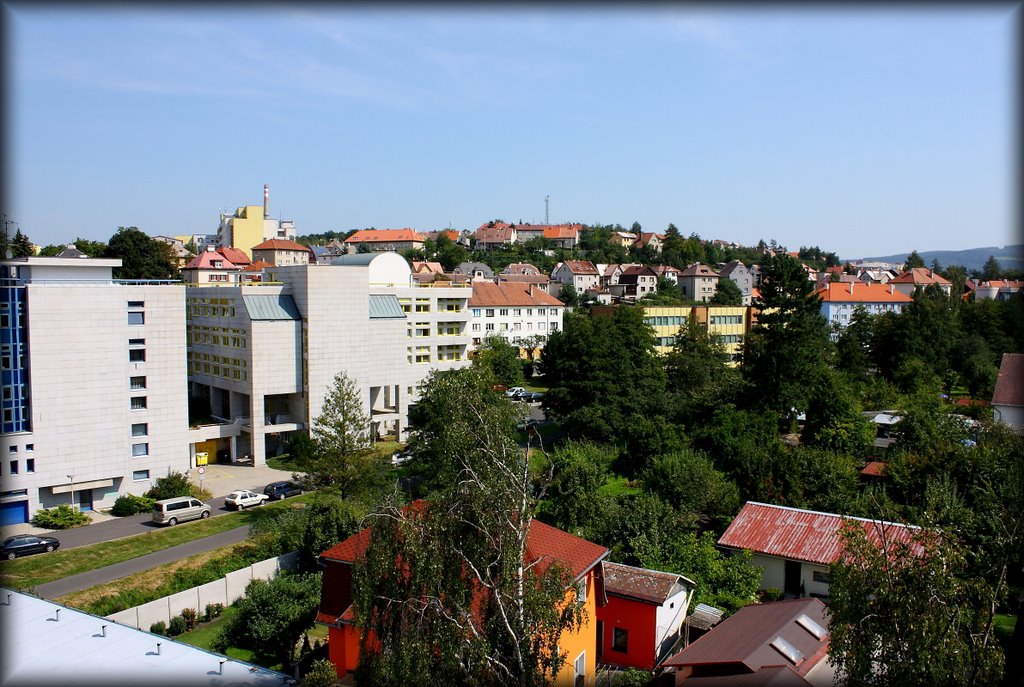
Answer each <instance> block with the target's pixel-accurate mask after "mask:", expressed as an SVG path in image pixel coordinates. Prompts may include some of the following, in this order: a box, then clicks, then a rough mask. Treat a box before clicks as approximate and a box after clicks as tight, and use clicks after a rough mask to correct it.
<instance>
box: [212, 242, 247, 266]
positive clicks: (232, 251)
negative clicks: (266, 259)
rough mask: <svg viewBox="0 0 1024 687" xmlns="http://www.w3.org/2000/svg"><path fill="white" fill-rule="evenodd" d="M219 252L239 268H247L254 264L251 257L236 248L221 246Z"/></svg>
mask: <svg viewBox="0 0 1024 687" xmlns="http://www.w3.org/2000/svg"><path fill="white" fill-rule="evenodd" d="M217 252H218V253H220V254H221V255H223V256H224V257H225V258H227V259H228V260H230V261H231V262H233V263H234V264H235V265H238V266H239V267H245V266H246V265H248V264H249V263H250V262H252V260H250V259H249V256H248V255H246V254H245V251H244V250H242V249H241V248H235V247H234V246H221V247H220V248H218V249H217Z"/></svg>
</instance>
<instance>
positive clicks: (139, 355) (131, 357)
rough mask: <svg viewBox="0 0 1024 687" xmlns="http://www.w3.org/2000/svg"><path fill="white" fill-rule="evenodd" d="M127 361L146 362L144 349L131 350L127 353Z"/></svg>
mask: <svg viewBox="0 0 1024 687" xmlns="http://www.w3.org/2000/svg"><path fill="white" fill-rule="evenodd" d="M128 361H129V362H132V363H144V362H146V349H145V348H133V349H131V350H130V351H128Z"/></svg>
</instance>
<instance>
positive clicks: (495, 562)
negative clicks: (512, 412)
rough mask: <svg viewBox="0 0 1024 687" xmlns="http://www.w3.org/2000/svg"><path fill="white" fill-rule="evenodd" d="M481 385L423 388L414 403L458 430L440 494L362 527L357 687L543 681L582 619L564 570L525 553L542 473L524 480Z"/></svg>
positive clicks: (469, 379)
mask: <svg viewBox="0 0 1024 687" xmlns="http://www.w3.org/2000/svg"><path fill="white" fill-rule="evenodd" d="M487 381H488V380H487V379H486V377H485V376H484V375H482V374H481V372H480V371H479V370H474V369H472V368H469V369H463V370H454V371H448V372H444V373H439V374H435V375H433V376H432V377H431V378H429V379H428V381H427V382H426V384H425V385H424V387H423V394H422V395H421V399H422V398H423V397H426V398H429V399H432V400H435V401H438V402H439V403H441V404H442V405H443V406H444V407H446V408H455V407H458V408H459V413H458V414H459V415H460V416H462V417H464V418H466V422H456V425H457V427H455V428H454V429H453V430H452V431H451V432H450V433H449V434H450V435H453V436H451V438H452V440H453V441H452V445H451V450H450V451H448V452H446V456H445V458H446V459H447V460H448V465H447V467H446V471H447V472H448V474H449V475H450V476H451V479H449V480H448V481H447V482H446V484H445V485H444V487H443V488H442V489H440V490H438V491H437V492H435V493H434V494H433V496H432V497H431V499H430V500H428V501H417V502H415V503H413V504H411V505H407V506H403V505H402V504H401V503H399V502H397V501H393V502H390V503H389V504H387V505H386V506H385V507H384V508H383V509H381V510H380V511H379V512H378V513H377V515H376V516H371V518H370V521H371V526H370V533H369V537H368V545H367V547H366V551H365V555H364V557H363V560H362V561H361V562H360V563H359V564H357V566H356V569H355V574H354V597H355V600H354V603H355V610H356V617H357V619H358V622H359V623H360V625H361V626H362V629H363V630H364V633H363V640H362V644H361V647H360V657H359V668H358V669H357V673H356V675H357V680H358V681H359V682H360V683H362V684H374V685H408V684H424V683H436V684H488V685H490V684H494V685H517V686H522V687H525V686H528V685H529V686H532V685H542V684H546V683H547V682H548V681H549V680H550V679H551V678H552V677H553V675H554V674H555V673H556V672H557V671H558V669H559V668H560V667H561V666H562V665H563V663H564V660H565V659H564V656H563V655H562V654H561V653H560V652H559V651H558V641H559V639H560V637H561V636H562V633H563V632H564V631H566V630H568V629H574V628H576V627H578V625H579V623H580V621H581V619H582V614H583V612H584V611H583V609H582V606H581V605H580V604H579V603H578V602H577V600H576V598H575V594H574V592H572V591H569V589H570V587H571V579H570V576H569V574H568V572H567V571H566V570H565V568H564V567H563V566H561V565H559V564H557V563H555V564H552V565H550V566H547V563H548V561H545V562H544V565H537V564H535V562H534V561H533V560H532V559H531V558H530V556H529V555H528V553H527V549H526V541H527V537H528V535H529V531H530V527H531V523H532V520H533V516H534V513H535V511H536V508H537V504H538V499H539V498H542V497H543V486H542V485H543V484H545V483H547V481H548V480H549V479H550V473H548V474H547V475H543V476H538V475H535V474H532V473H531V469H530V463H529V460H528V459H527V455H526V452H525V451H523V450H521V449H520V448H519V446H518V445H517V443H516V440H515V431H514V426H513V425H511V423H510V421H509V420H510V416H509V414H508V412H507V410H508V404H507V403H505V404H504V405H502V404H496V403H495V402H494V392H493V391H491V390H490V389H489V387H488V385H487ZM442 397H447V398H442ZM420 403H421V404H422V403H423V401H422V400H421V401H420ZM453 419H454V418H453ZM428 427H429V428H428ZM436 430H437V428H436V427H433V426H425V425H420V426H414V429H413V441H414V442H417V443H420V444H430V443H433V442H435V441H437V440H438V438H439V437H438V436H437V435H436ZM422 432H428V436H421V435H420V434H421V433H422ZM538 484H540V485H541V488H540V490H539V491H538ZM545 566H547V567H545ZM567 592H568V593H567Z"/></svg>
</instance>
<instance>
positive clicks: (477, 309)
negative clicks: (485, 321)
mask: <svg viewBox="0 0 1024 687" xmlns="http://www.w3.org/2000/svg"><path fill="white" fill-rule="evenodd" d="M473 317H480V308H473Z"/></svg>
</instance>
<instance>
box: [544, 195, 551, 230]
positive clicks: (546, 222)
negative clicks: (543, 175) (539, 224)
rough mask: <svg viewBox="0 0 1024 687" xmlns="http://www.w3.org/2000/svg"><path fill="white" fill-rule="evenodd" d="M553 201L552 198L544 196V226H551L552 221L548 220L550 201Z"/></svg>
mask: <svg viewBox="0 0 1024 687" xmlns="http://www.w3.org/2000/svg"><path fill="white" fill-rule="evenodd" d="M550 200H551V196H544V224H551V220H549V219H548V201H550Z"/></svg>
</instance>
